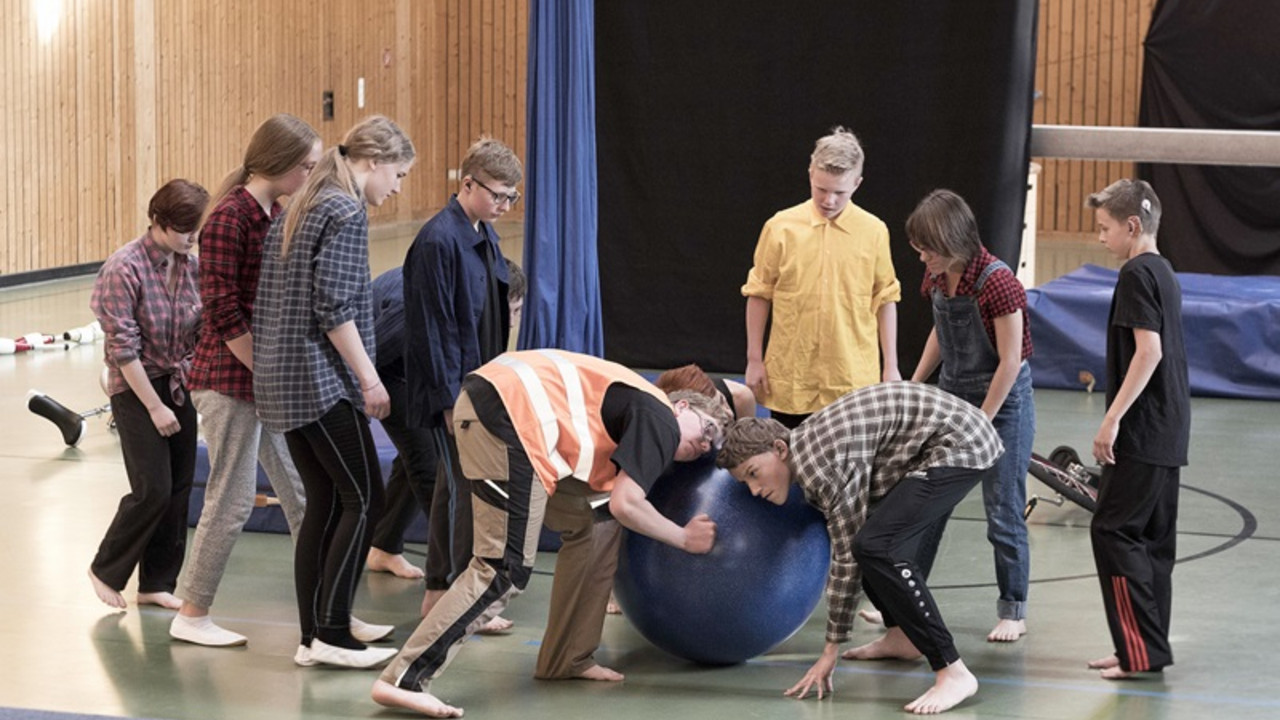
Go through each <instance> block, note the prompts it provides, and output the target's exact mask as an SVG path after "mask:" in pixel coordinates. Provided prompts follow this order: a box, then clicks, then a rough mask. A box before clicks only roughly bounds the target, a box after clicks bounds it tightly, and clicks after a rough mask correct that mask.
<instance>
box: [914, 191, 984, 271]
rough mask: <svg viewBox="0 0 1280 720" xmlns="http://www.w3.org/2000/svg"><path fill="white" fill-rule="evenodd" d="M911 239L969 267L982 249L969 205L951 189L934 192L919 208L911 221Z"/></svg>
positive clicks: (976, 225) (931, 250) (976, 223)
mask: <svg viewBox="0 0 1280 720" xmlns="http://www.w3.org/2000/svg"><path fill="white" fill-rule="evenodd" d="M907 239H908V240H910V241H911V242H913V243H915V244H916V245H918V246H920V247H922V248H924V249H925V250H928V251H930V252H934V253H937V254H939V255H941V256H942V257H945V258H951V259H953V260H957V261H961V262H963V263H964V264H966V265H967V264H968V262H969V261H970V260H972V259H973V258H974V257H975V256H976V255H977V254H978V253H979V252H980V251H981V250H982V239H981V238H980V237H979V236H978V221H977V220H976V219H974V217H973V211H972V210H970V209H969V203H967V202H965V201H964V198H962V197H960V196H959V195H957V194H955V193H954V192H951V191H950V190H934V191H933V192H931V193H929V194H928V195H925V196H924V199H923V200H921V201H920V203H919V204H918V205H916V209H915V210H914V211H913V212H912V213H911V215H910V217H908V218H907Z"/></svg>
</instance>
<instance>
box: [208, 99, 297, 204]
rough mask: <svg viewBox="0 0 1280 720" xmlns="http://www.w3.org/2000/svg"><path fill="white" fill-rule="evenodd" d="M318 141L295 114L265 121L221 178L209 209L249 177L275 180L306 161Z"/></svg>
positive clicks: (286, 114) (274, 117)
mask: <svg viewBox="0 0 1280 720" xmlns="http://www.w3.org/2000/svg"><path fill="white" fill-rule="evenodd" d="M319 139H320V136H319V135H317V134H316V131H315V129H314V128H312V127H311V126H310V125H308V124H307V122H306V121H305V120H303V119H302V118H299V117H297V116H295V115H290V114H289V113H280V114H278V115H272V116H271V117H269V118H267V119H266V120H265V121H264V122H263V123H262V124H261V125H259V126H258V129H257V130H254V131H253V137H252V138H250V139H249V147H247V148H245V151H244V160H242V161H241V163H240V167H238V168H236V169H235V170H232V171H231V172H230V173H229V174H228V175H227V176H226V177H225V178H223V180H222V184H221V185H219V186H218V192H216V193H214V196H213V202H211V203H210V207H213V206H216V205H217V204H218V203H219V202H220V201H221V200H222V198H224V197H226V196H227V193H229V192H231V191H232V190H233V189H235V188H236V187H237V186H239V185H243V184H245V183H247V182H249V178H250V177H251V176H253V175H259V176H262V177H266V178H276V177H280V176H281V175H284V174H286V173H288V172H289V171H290V170H292V169H294V168H295V167H297V166H298V165H299V164H300V163H301V162H302V161H303V160H306V159H307V155H308V154H309V153H310V152H311V148H312V147H313V146H314V145H315V144H316V140H319Z"/></svg>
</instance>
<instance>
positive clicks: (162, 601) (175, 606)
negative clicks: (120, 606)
mask: <svg viewBox="0 0 1280 720" xmlns="http://www.w3.org/2000/svg"><path fill="white" fill-rule="evenodd" d="M138 604H139V605H159V606H160V607H162V608H167V609H169V610H181V609H182V601H181V600H179V599H178V597H177V596H176V595H174V594H173V593H168V592H154V593H144V592H140V593H138Z"/></svg>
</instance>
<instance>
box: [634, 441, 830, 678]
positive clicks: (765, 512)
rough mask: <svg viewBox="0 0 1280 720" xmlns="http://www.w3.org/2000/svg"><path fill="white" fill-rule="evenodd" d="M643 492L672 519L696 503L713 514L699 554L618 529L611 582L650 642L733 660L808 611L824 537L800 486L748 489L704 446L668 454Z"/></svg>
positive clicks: (818, 579)
mask: <svg viewBox="0 0 1280 720" xmlns="http://www.w3.org/2000/svg"><path fill="white" fill-rule="evenodd" d="M649 501H650V502H652V503H653V505H654V507H656V508H657V509H658V511H659V512H661V513H662V514H663V515H665V516H667V517H668V518H670V519H671V520H673V521H675V522H676V523H677V524H679V525H684V524H685V523H687V522H688V521H689V519H690V518H692V517H694V516H695V515H697V514H699V513H706V514H707V515H710V516H711V519H712V520H714V521H715V523H716V544H715V547H714V548H713V549H712V550H711V552H710V553H708V554H706V555H690V554H689V553H686V552H684V551H682V550H678V549H676V548H673V547H670V546H668V545H664V544H662V543H660V542H658V541H657V540H652V539H650V538H648V537H645V536H643V535H639V534H636V533H632V532H626V533H624V535H623V544H622V558H621V561H620V563H619V566H618V576H617V579H616V582H615V583H614V590H615V592H616V594H617V597H618V602H619V603H620V604H621V605H622V609H623V612H624V613H626V616H627V619H629V620H630V621H631V622H632V624H634V625H635V627H636V629H637V630H639V631H640V634H641V635H643V636H644V637H645V638H646V639H648V640H649V642H652V643H653V644H654V645H657V646H658V647H660V648H662V649H663V650H666V651H667V652H669V653H671V654H673V655H677V656H679V657H682V658H686V659H688V660H692V661H694V662H697V663H703V664H706V665H732V664H734V663H740V662H742V661H744V660H747V659H750V658H753V657H755V656H757V655H760V654H762V653H765V652H768V651H769V650H771V649H773V648H774V647H776V646H777V645H779V644H781V643H782V642H783V641H784V640H786V639H787V638H789V637H791V636H792V635H793V634H794V633H795V632H796V631H797V630H799V629H800V627H801V626H802V625H804V623H805V621H806V620H807V619H808V618H809V615H810V614H812V613H813V609H814V607H815V606H817V604H818V601H819V600H820V599H821V598H822V590H823V587H824V586H825V585H826V577H827V566H828V564H829V563H830V560H831V544H830V541H829V540H828V539H827V528H826V524H825V523H824V522H823V518H822V514H821V513H819V512H818V511H817V510H815V509H814V508H813V507H811V506H809V505H808V504H807V503H806V502H805V501H804V493H803V492H802V491H801V490H800V488H799V487H792V488H791V495H790V497H789V498H788V500H787V503H786V504H785V505H783V506H781V507H779V506H777V505H774V504H773V503H770V502H768V501H766V500H762V499H760V498H757V497H753V496H752V495H751V491H750V490H748V489H747V486H746V485H743V484H742V483H740V482H737V481H736V480H734V479H733V476H731V475H730V474H729V471H727V470H721V469H719V468H717V467H716V466H715V457H714V454H712V453H709V454H707V455H706V456H704V457H703V458H701V459H699V460H697V461H695V462H691V463H676V464H675V466H674V469H673V470H672V471H671V472H669V473H667V474H666V475H663V476H662V477H661V478H660V479H659V480H658V481H657V482H656V483H655V484H654V486H653V490H652V491H651V492H650V493H649Z"/></svg>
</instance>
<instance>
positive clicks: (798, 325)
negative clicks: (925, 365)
mask: <svg viewBox="0 0 1280 720" xmlns="http://www.w3.org/2000/svg"><path fill="white" fill-rule="evenodd" d="M742 294H743V295H744V296H746V297H759V298H763V299H765V300H768V301H770V302H771V303H772V324H771V328H770V331H769V345H768V349H767V350H766V352H765V358H764V364H765V371H766V372H767V373H768V376H769V396H768V397H766V398H763V401H764V405H765V406H766V407H768V408H770V409H773V410H777V411H778V412H784V413H792V414H800V413H811V412H816V411H818V410H821V409H822V408H824V407H826V406H827V405H829V404H831V403H832V402H834V401H835V400H836V399H838V398H840V397H841V396H843V395H845V394H846V393H848V392H850V391H853V390H856V389H858V388H860V387H865V386H867V385H872V384H874V383H877V382H879V381H880V344H879V339H878V334H877V328H878V323H877V321H876V313H877V312H878V311H879V310H880V307H881V306H882V305H884V304H885V303H891V302H898V301H899V300H900V299H902V287H901V285H900V284H899V282H898V278H897V276H896V275H895V274H894V270H893V258H892V257H891V256H890V253H889V229H888V228H887V227H886V226H885V224H884V223H883V222H882V221H881V220H880V219H879V218H877V217H876V216H874V215H872V214H871V213H869V212H867V211H865V210H863V209H862V208H860V207H858V206H856V205H854V204H853V203H849V205H848V206H847V207H846V208H845V209H844V211H843V212H841V213H840V214H839V215H838V216H836V217H835V218H834V219H832V220H827V219H826V218H824V217H823V216H822V215H821V214H819V213H818V211H817V208H816V207H814V203H813V201H812V200H808V201H806V202H803V203H801V204H799V205H797V206H795V207H792V208H788V209H786V210H782V211H781V212H779V213H777V214H776V215H774V216H773V217H772V218H771V219H770V220H769V222H767V223H765V226H764V230H763V231H761V233H760V241H759V242H758V243H757V244H756V253H755V265H754V267H752V268H751V272H749V273H748V274H747V283H746V284H745V285H743V286H742Z"/></svg>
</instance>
